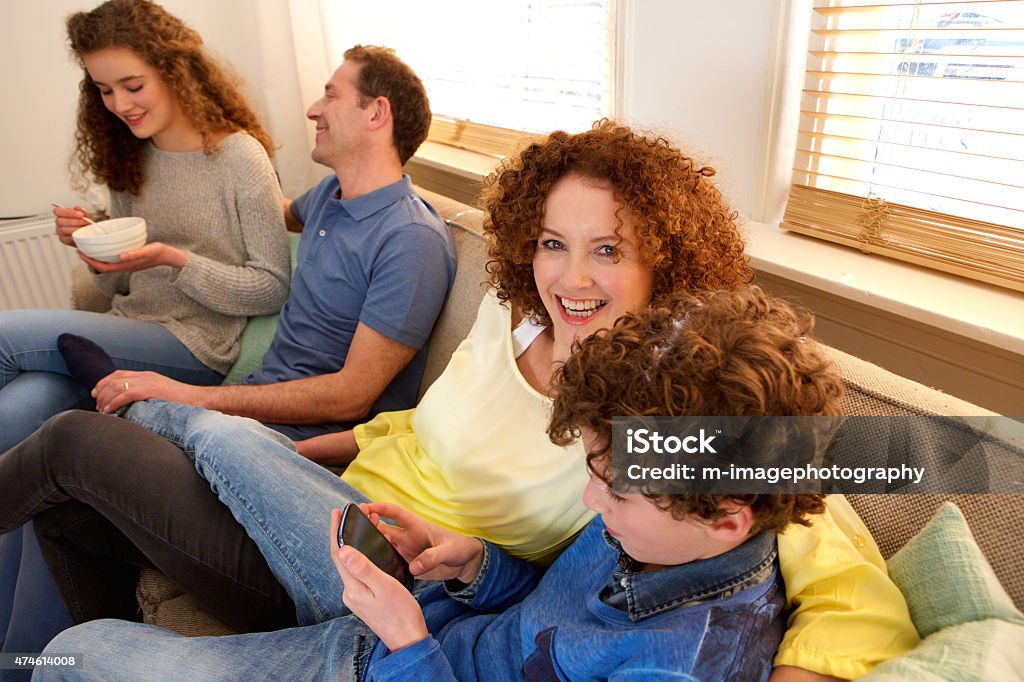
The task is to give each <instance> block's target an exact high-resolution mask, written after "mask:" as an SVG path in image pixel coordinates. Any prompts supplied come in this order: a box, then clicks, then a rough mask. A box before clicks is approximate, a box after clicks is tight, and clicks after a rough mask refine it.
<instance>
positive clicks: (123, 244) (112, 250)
mask: <svg viewBox="0 0 1024 682" xmlns="http://www.w3.org/2000/svg"><path fill="white" fill-rule="evenodd" d="M71 236H72V238H74V240H75V246H77V247H78V249H79V250H80V251H81V252H82V253H84V254H85V255H86V256H89V257H90V258H95V259H96V260H101V261H103V262H105V263H116V262H117V260H118V258H117V256H118V254H120V253H123V252H125V251H131V250H132V249H137V248H139V247H140V246H142V245H143V244H145V243H146V221H145V220H144V219H143V218H115V219H114V220H104V221H102V222H98V223H93V224H92V225H86V226H85V227H83V228H80V229H78V230H75V231H74V232H73V233H72V234H71Z"/></svg>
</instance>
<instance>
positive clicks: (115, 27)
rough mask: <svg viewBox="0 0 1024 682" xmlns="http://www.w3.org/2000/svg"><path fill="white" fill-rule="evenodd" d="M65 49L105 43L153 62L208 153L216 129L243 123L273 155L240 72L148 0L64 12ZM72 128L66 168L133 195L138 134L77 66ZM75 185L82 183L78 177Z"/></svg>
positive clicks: (82, 51) (138, 182)
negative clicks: (109, 106) (79, 76)
mask: <svg viewBox="0 0 1024 682" xmlns="http://www.w3.org/2000/svg"><path fill="white" fill-rule="evenodd" d="M67 30H68V41H69V43H70V45H71V51H72V52H73V53H74V54H75V56H76V57H77V58H78V61H79V64H80V65H82V57H83V56H85V55H88V54H92V53H94V52H98V51H99V50H104V49H107V48H117V47H124V48H128V49H130V50H131V51H132V52H134V53H135V54H136V55H138V56H139V58H141V59H142V60H143V61H145V62H146V63H147V64H149V65H150V66H152V67H153V68H154V69H156V71H157V72H158V73H159V74H160V77H161V78H162V79H163V80H164V82H165V83H166V84H167V87H168V89H169V90H170V91H171V92H172V93H173V94H174V97H175V99H176V100H177V101H178V104H179V105H180V106H181V109H182V111H183V112H184V114H185V116H186V117H187V118H188V120H189V122H190V123H191V124H192V126H193V127H194V128H195V129H196V130H197V131H198V132H199V133H200V135H202V138H203V149H204V151H205V152H206V153H207V154H212V153H215V152H216V151H217V145H216V142H215V141H214V140H215V138H216V137H217V135H218V134H220V133H224V132H235V131H239V130H244V131H245V132H247V133H249V134H250V135H252V136H253V137H254V138H256V139H257V140H259V142H260V144H262V145H263V148H264V149H266V150H267V154H268V155H273V153H274V151H273V143H272V142H271V140H270V135H268V134H267V132H266V131H265V130H264V129H263V126H262V125H261V124H260V122H259V119H258V118H257V116H256V114H255V113H254V112H253V110H252V108H251V107H250V106H249V104H248V103H247V102H246V99H245V97H244V96H243V95H242V93H241V90H240V87H239V84H240V79H239V78H237V77H236V76H235V75H233V74H232V73H230V72H229V71H228V70H227V69H226V68H225V67H223V66H221V65H219V64H218V63H217V62H215V61H214V60H213V59H211V58H210V56H209V55H208V54H206V51H205V50H204V49H203V39H202V37H200V35H199V34H198V33H197V32H196V31H194V30H193V29H191V28H189V27H188V26H186V25H185V23H184V22H182V21H181V20H180V19H178V18H177V17H175V16H174V15H172V14H171V13H170V12H168V11H167V10H165V9H164V8H163V7H161V6H160V5H158V4H156V3H154V2H149V0H108V2H105V3H103V4H102V5H100V6H99V7H96V8H95V9H93V10H92V11H90V12H78V13H76V14H72V15H71V16H69V17H68V19H67ZM82 72H83V73H84V77H83V78H82V82H81V84H80V85H79V98H78V127H77V131H76V133H75V152H74V156H73V158H72V168H73V172H74V174H75V175H76V176H78V177H81V176H92V178H93V179H94V180H95V181H97V182H100V183H105V184H106V185H107V186H108V187H109V188H110V189H112V190H114V191H118V192H131V193H133V194H137V193H138V192H139V190H140V189H141V187H142V183H143V181H144V178H143V173H142V152H143V150H144V149H145V146H146V140H140V139H138V138H137V137H135V135H133V134H132V132H131V131H130V130H129V129H128V126H126V125H125V124H124V123H123V122H122V121H121V120H119V119H118V118H117V117H116V116H114V115H113V114H112V113H110V111H108V110H107V108H106V107H105V106H104V105H103V100H102V99H101V97H100V92H99V90H98V89H97V88H96V86H95V84H94V83H93V81H92V79H91V78H90V77H89V73H88V72H87V71H85V67H84V65H82ZM79 184H81V183H79Z"/></svg>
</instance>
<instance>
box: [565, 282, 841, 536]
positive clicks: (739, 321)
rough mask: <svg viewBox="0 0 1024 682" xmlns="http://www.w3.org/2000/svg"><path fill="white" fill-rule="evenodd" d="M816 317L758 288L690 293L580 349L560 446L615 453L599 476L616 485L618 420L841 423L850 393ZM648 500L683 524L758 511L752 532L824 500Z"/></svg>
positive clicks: (571, 367)
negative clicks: (585, 443) (816, 330)
mask: <svg viewBox="0 0 1024 682" xmlns="http://www.w3.org/2000/svg"><path fill="white" fill-rule="evenodd" d="M813 326H814V321H813V318H812V317H811V316H810V315H809V314H807V313H804V312H802V311H798V310H796V309H794V308H793V307H792V306H790V305H789V304H788V303H786V302H785V301H783V300H782V299H778V298H773V297H771V296H768V295H766V294H765V293H764V292H763V291H762V290H761V289H760V288H758V287H753V286H752V287H745V288H743V289H740V290H738V291H732V292H729V291H718V292H707V291H704V292H690V293H686V292H680V293H677V294H674V295H672V296H670V297H668V298H666V299H665V300H663V301H662V302H661V303H660V304H659V305H656V306H653V307H651V308H649V309H647V310H644V311H641V312H637V313H631V314H627V315H624V316H623V317H621V318H620V319H619V320H618V321H617V322H616V323H615V325H614V326H613V327H612V328H611V329H606V330H603V331H599V332H597V333H595V334H593V335H592V336H591V337H589V338H587V339H585V340H583V341H580V342H577V344H576V346H575V347H574V349H573V353H572V355H571V356H570V357H569V359H568V360H567V361H566V362H565V364H564V365H563V366H562V367H561V368H560V369H559V370H558V371H557V372H556V374H555V379H554V384H555V391H556V393H555V401H554V409H553V413H552V417H551V423H550V426H549V428H548V435H549V436H550V437H551V440H552V441H553V442H554V443H556V444H559V445H566V444H568V443H570V442H572V441H574V440H575V439H576V438H578V437H579V436H580V429H581V428H583V429H587V430H588V431H590V432H592V433H593V434H594V435H595V436H596V437H597V442H600V443H603V444H605V445H604V447H603V449H598V450H596V451H594V452H591V453H590V454H589V455H588V456H587V463H588V466H589V467H590V469H591V471H593V472H594V473H595V474H596V475H598V476H599V477H601V479H602V480H604V481H605V482H606V483H608V484H609V485H610V484H611V472H610V467H607V466H604V463H606V462H607V461H608V458H609V457H610V456H611V453H610V445H608V444H610V443H611V437H612V418H613V417H616V416H687V415H716V416H760V415H780V416H819V415H820V416H831V415H838V414H840V399H841V397H842V391H843V384H842V380H841V378H840V376H839V373H838V372H837V371H836V369H835V367H834V366H833V364H832V362H831V361H830V360H829V359H828V358H827V357H826V356H825V355H824V354H823V353H822V351H821V349H820V347H819V346H818V344H817V343H815V342H814V341H813V340H811V339H810V338H808V336H809V334H810V333H811V331H812V329H813ZM648 497H649V498H650V499H651V500H652V501H654V502H655V504H657V505H658V506H659V507H661V508H662V509H665V510H667V511H670V512H671V513H672V514H673V516H675V517H676V518H683V517H685V516H688V515H694V516H697V517H698V518H702V519H707V520H714V519H717V518H720V517H721V516H723V515H725V514H726V513H727V512H726V511H725V510H724V509H723V504H726V503H732V504H739V505H746V506H750V507H751V509H752V511H753V512H754V520H755V521H754V528H753V532H757V531H759V530H761V529H774V530H781V529H782V528H784V527H785V526H786V525H788V524H789V523H801V524H805V525H806V523H807V521H806V517H807V515H808V514H814V513H820V512H821V511H822V510H823V502H822V499H823V496H822V495H785V494H778V495H776V494H769V495H712V494H694V495H666V494H651V495H648Z"/></svg>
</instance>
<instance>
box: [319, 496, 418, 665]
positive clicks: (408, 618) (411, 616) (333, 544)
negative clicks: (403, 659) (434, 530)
mask: <svg viewBox="0 0 1024 682" xmlns="http://www.w3.org/2000/svg"><path fill="white" fill-rule="evenodd" d="M339 526H341V512H340V511H338V510H337V509H334V510H332V511H331V535H330V539H329V543H330V551H331V560H332V561H334V567H335V568H336V569H337V570H338V575H339V576H341V581H342V582H343V583H345V592H344V593H343V594H342V601H344V602H345V606H347V607H348V608H349V609H351V610H352V613H354V614H355V615H357V616H358V617H359V618H360V619H361V620H362V621H363V622H364V623H366V625H367V626H368V627H369V628H370V629H371V630H373V631H374V632H375V633H377V636H378V637H380V639H381V641H382V642H384V644H385V646H387V648H388V649H390V650H391V651H398V650H399V649H404V648H405V647H407V646H409V645H411V644H415V643H416V642H419V641H420V640H422V639H424V638H426V637H427V636H428V635H429V634H430V633H429V632H427V624H426V622H425V621H424V620H423V611H422V610H421V609H420V605H419V603H417V601H416V598H415V597H413V596H412V594H410V593H409V591H408V590H407V589H405V587H403V586H402V584H401V583H399V582H398V581H397V580H395V579H394V578H392V577H391V576H390V575H388V574H387V573H385V572H384V571H382V570H380V569H379V568H377V567H376V566H374V565H373V563H372V562H371V561H370V560H369V559H367V558H366V557H365V556H364V555H362V554H360V553H359V552H358V551H356V550H355V549H353V548H352V547H338V541H337V538H338V528H339Z"/></svg>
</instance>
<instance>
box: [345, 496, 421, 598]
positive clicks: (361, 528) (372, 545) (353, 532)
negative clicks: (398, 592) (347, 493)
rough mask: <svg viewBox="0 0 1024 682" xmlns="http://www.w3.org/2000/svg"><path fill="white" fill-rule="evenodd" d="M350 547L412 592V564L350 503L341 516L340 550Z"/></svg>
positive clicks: (356, 506) (357, 507)
mask: <svg viewBox="0 0 1024 682" xmlns="http://www.w3.org/2000/svg"><path fill="white" fill-rule="evenodd" d="M345 545H348V546H349V547H352V548H353V549H357V550H359V551H360V552H361V553H362V554H364V555H365V556H366V558H367V559H369V560H370V561H372V562H373V563H374V565H375V566H376V567H377V568H379V569H380V570H382V571H384V572H385V573H387V574H388V575H390V576H391V577H393V578H394V579H395V580H397V581H398V582H400V583H402V584H403V585H405V587H406V589H408V590H412V582H413V578H412V573H410V572H409V564H407V563H406V561H405V559H403V558H402V555H401V554H399V553H398V550H396V549H395V548H394V547H392V546H391V543H390V542H388V539H387V538H386V537H384V535H383V534H382V533H381V532H380V531H379V530H377V527H376V526H374V525H373V523H371V522H370V519H368V518H366V515H365V514H363V512H362V510H361V509H360V508H359V506H358V505H356V504H353V503H351V502H350V503H349V504H347V505H345V509H344V510H343V511H342V513H341V527H340V528H338V546H339V547H344V546H345Z"/></svg>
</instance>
